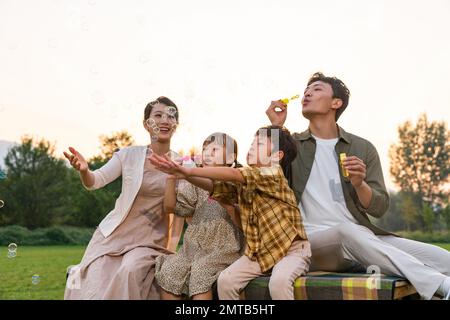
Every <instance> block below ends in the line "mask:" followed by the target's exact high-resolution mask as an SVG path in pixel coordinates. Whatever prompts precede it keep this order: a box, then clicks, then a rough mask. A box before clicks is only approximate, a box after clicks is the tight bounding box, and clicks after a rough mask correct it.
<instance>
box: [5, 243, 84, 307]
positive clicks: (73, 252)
mask: <svg viewBox="0 0 450 320" xmlns="http://www.w3.org/2000/svg"><path fill="white" fill-rule="evenodd" d="M84 249H85V247H84V246H48V247H38V246H36V247H32V246H30V247H26V246H24V247H21V246H19V247H18V249H17V256H16V257H15V258H8V257H7V255H8V248H7V247H2V248H1V249H0V299H3V300H5V299H14V300H19V299H20V300H23V299H25V300H58V299H63V298H64V288H65V285H66V284H65V281H66V268H67V267H68V266H69V265H71V264H77V263H78V262H80V260H81V258H82V256H83V253H84ZM33 275H38V276H39V278H38V279H35V280H34V283H33V281H32V277H33Z"/></svg>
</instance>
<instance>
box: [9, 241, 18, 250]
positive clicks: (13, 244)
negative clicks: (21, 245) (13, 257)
mask: <svg viewBox="0 0 450 320" xmlns="http://www.w3.org/2000/svg"><path fill="white" fill-rule="evenodd" d="M8 251H9V252H16V251H17V244H15V243H10V244H9V245H8Z"/></svg>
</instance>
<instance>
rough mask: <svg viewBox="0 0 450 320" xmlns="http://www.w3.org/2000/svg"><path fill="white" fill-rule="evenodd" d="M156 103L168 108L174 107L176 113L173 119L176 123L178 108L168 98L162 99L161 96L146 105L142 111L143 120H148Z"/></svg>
mask: <svg viewBox="0 0 450 320" xmlns="http://www.w3.org/2000/svg"><path fill="white" fill-rule="evenodd" d="M158 103H162V104H164V105H166V106H168V107H174V108H175V109H176V110H177V112H176V113H175V119H176V120H177V122H178V107H177V105H176V104H175V103H174V102H173V101H172V100H170V99H169V98H167V97H164V96H161V97H159V98H158V99H156V100H155V101H152V102H149V103H148V104H147V106H146V107H145V110H144V120H147V119H148V118H150V113H151V112H152V109H153V107H154V106H155V105H156V104H158Z"/></svg>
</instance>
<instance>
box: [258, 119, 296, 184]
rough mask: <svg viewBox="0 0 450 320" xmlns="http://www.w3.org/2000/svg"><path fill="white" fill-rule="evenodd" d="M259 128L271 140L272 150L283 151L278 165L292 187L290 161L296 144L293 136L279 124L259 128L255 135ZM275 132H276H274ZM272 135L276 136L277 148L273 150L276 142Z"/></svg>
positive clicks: (293, 155)
mask: <svg viewBox="0 0 450 320" xmlns="http://www.w3.org/2000/svg"><path fill="white" fill-rule="evenodd" d="M261 130H265V132H267V134H266V136H267V137H268V138H269V139H270V140H271V142H272V146H273V147H272V152H277V151H283V153H284V156H283V158H282V159H281V161H280V166H281V168H282V169H283V173H284V176H285V177H286V179H287V181H288V183H289V186H290V187H291V188H292V169H291V163H292V161H294V159H295V158H296V157H297V145H296V143H295V140H294V138H292V136H291V133H290V132H289V130H288V129H286V128H284V127H280V126H273V125H272V126H266V127H262V128H259V129H258V131H257V132H256V136H259V135H260V133H261V132H262V131H261ZM276 132H277V134H275V133H276ZM272 135H275V137H276V136H278V138H279V141H278V146H279V150H274V148H275V146H276V145H277V144H276V143H273V141H272Z"/></svg>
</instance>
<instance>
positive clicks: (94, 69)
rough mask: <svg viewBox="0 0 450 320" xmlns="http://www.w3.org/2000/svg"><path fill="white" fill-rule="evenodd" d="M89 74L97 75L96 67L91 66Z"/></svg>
mask: <svg viewBox="0 0 450 320" xmlns="http://www.w3.org/2000/svg"><path fill="white" fill-rule="evenodd" d="M90 71H91V74H94V75H97V74H98V68H97V67H96V66H91V69H90Z"/></svg>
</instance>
